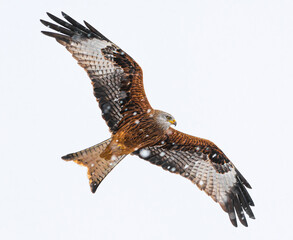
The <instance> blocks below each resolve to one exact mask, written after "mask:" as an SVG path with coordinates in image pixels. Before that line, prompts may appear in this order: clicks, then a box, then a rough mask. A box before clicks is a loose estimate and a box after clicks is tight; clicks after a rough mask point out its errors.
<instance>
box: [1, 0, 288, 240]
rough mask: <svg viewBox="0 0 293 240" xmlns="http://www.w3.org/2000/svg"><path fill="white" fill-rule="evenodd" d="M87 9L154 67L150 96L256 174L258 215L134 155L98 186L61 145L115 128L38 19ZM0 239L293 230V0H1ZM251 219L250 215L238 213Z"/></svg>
mask: <svg viewBox="0 0 293 240" xmlns="http://www.w3.org/2000/svg"><path fill="white" fill-rule="evenodd" d="M46 11H48V12H51V13H53V14H55V15H57V16H61V15H60V11H64V12H66V13H68V14H69V15H70V16H72V17H73V18H75V19H76V20H79V21H81V20H83V19H85V20H87V21H88V22H89V23H91V24H92V25H93V26H94V27H96V28H97V29H98V30H100V31H101V32H102V33H103V34H104V35H105V36H107V37H108V38H109V39H111V40H112V41H113V42H115V43H116V44H117V45H119V46H120V47H121V48H122V49H123V50H125V51H126V52H127V53H129V54H130V55H131V56H132V57H133V58H134V59H135V60H136V61H137V62H138V63H139V64H140V66H141V67H142V68H143V70H144V82H145V89H146V92H147V96H148V98H149V100H150V102H151V104H152V106H153V107H155V108H158V109H162V110H165V111H167V112H170V113H171V114H173V115H174V116H175V117H176V120H177V122H178V125H177V129H179V130H181V131H184V132H186V133H189V134H192V135H195V136H200V137H204V138H207V139H210V140H212V141H213V142H215V143H216V144H217V145H218V146H219V147H220V148H221V149H222V150H223V151H224V152H225V153H226V155H227V156H228V157H229V158H230V159H231V161H233V163H234V164H235V165H236V166H237V167H238V169H239V170H240V171H241V173H242V174H243V175H244V176H245V177H246V178H247V179H248V181H249V182H250V184H251V185H252V187H253V189H252V190H250V191H249V192H250V194H251V196H252V197H253V199H254V201H255V204H256V207H254V208H253V211H254V213H255V216H256V220H251V219H248V224H249V227H248V228H245V227H243V226H239V227H238V228H234V227H233V226H232V225H231V223H230V221H229V218H228V215H227V214H226V213H225V212H223V211H222V209H221V208H220V206H219V205H218V204H216V203H214V202H213V201H212V200H211V199H210V198H209V197H207V196H206V194H205V193H203V192H200V191H199V190H198V189H197V187H196V186H195V185H193V184H191V183H190V182H189V181H188V180H186V179H184V178H182V177H180V176H177V175H174V174H171V173H169V172H165V171H163V170H162V169H161V168H159V167H157V166H154V165H152V164H150V163H148V162H146V161H143V160H141V159H139V158H137V157H130V156H129V157H127V158H126V159H125V160H124V161H122V162H121V163H120V164H119V165H118V166H117V167H116V169H114V170H113V172H112V173H110V175H109V176H108V177H107V178H106V179H105V180H104V182H103V183H102V184H101V185H100V187H99V188H98V190H97V192H96V194H92V193H91V192H90V188H89V186H88V179H87V176H86V169H85V168H82V167H80V166H78V165H76V164H74V163H67V162H64V161H62V160H61V159H60V157H61V156H62V155H65V154H67V153H70V152H74V151H78V150H81V149H83V148H86V147H89V146H91V145H94V144H96V143H98V142H101V141H103V140H105V139H106V138H108V137H109V136H110V133H109V132H108V128H107V126H106V124H105V123H104V121H103V119H102V118H101V116H100V115H101V112H100V110H99V108H98V106H97V103H96V102H95V98H94V97H93V94H92V87H91V84H90V80H89V79H88V77H87V75H86V73H85V72H84V70H83V69H82V68H80V67H79V66H78V65H77V64H76V62H75V60H74V59H73V58H72V57H71V56H70V54H69V53H68V52H67V51H66V50H65V48H63V47H62V46H61V45H59V44H58V43H57V42H56V41H54V40H53V39H51V38H48V37H46V36H44V35H41V33H40V31H41V30H46V28H45V27H44V26H43V25H42V24H41V23H40V22H39V19H40V18H42V19H45V20H48V19H49V18H48V17H47V16H46V14H45V12H46ZM0 12H1V14H0V22H1V40H0V43H1V44H0V56H1V58H0V64H1V71H0V109H1V118H0V132H1V134H0V146H1V147H0V156H1V168H0V189H1V200H0V238H1V239H6V240H9V239H72V240H75V239H89V240H91V239H101V240H104V239H168V240H169V239H170V240H173V239H201V238H205V239H238V240H241V239H246V240H247V239H293V231H292V214H293V206H292V201H293V193H292V184H291V183H292V169H293V159H292V158H293V157H292V134H293V131H292V122H293V115H292V103H293V97H292V90H293V84H292V79H293V68H292V66H293V14H292V13H293V1H281V0H280V1H269V0H264V1H249V0H247V1H219V0H215V1H180V3H179V1H170V0H168V1H159V0H157V1H137V0H123V1H118V0H116V1H114V0H112V1H106V0H103V1H72V0H68V1H62V2H61V1H56V0H50V1H32V0H27V1H5V2H4V1H3V0H0ZM239 225H240V224H239Z"/></svg>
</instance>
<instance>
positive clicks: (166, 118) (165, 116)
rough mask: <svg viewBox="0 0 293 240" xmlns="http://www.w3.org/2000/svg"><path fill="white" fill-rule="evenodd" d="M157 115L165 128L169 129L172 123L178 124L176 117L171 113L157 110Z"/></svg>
mask: <svg viewBox="0 0 293 240" xmlns="http://www.w3.org/2000/svg"><path fill="white" fill-rule="evenodd" d="M155 117H156V119H157V121H158V122H159V124H161V125H162V126H163V128H164V129H168V128H169V127H170V126H171V125H174V126H176V125H177V122H176V120H175V118H174V117H173V116H172V115H171V114H170V113H166V112H163V111H160V110H156V114H155Z"/></svg>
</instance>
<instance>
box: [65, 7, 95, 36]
mask: <svg viewBox="0 0 293 240" xmlns="http://www.w3.org/2000/svg"><path fill="white" fill-rule="evenodd" d="M61 14H62V16H63V17H64V18H65V19H66V20H67V21H68V22H70V23H71V24H72V25H73V26H75V27H77V28H78V29H79V30H80V31H83V32H84V33H85V34H88V33H91V31H90V30H89V29H87V28H86V27H84V26H83V25H81V24H80V23H79V22H77V21H75V20H74V19H73V18H71V17H70V16H69V15H67V14H66V13H64V12H61Z"/></svg>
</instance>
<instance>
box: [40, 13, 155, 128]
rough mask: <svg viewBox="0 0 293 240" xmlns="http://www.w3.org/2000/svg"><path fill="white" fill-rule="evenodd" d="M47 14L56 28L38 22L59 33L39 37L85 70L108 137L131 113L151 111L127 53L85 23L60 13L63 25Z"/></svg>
mask: <svg viewBox="0 0 293 240" xmlns="http://www.w3.org/2000/svg"><path fill="white" fill-rule="evenodd" d="M47 14H48V16H49V17H50V18H51V19H52V20H53V21H54V22H55V23H56V24H55V23H50V22H47V21H44V20H41V22H42V23H43V24H44V25H45V26H47V27H49V28H51V29H53V30H55V31H57V32H59V33H54V32H46V31H43V32H42V33H44V34H45V35H47V36H50V37H53V38H55V39H56V40H57V42H59V43H60V44H62V45H63V46H65V47H66V49H67V50H68V51H69V52H70V53H71V54H72V56H73V57H74V58H75V59H76V60H77V61H78V64H79V65H80V66H81V67H83V68H84V69H85V70H86V72H87V73H88V75H89V77H90V79H91V80H92V85H93V88H94V95H95V97H96V99H97V101H98V102H99V106H100V108H101V110H102V116H103V118H104V120H105V121H106V123H107V125H108V127H109V128H110V131H111V132H112V133H115V132H116V131H117V130H118V128H119V126H120V125H121V123H123V122H125V121H127V120H128V119H129V117H130V116H132V115H133V113H134V112H135V113H143V112H145V111H147V110H148V109H151V106H150V104H149V102H148V100H147V97H146V95H145V91H144V87H143V74H142V69H141V68H140V66H139V65H138V64H137V63H136V62H135V61H134V60H133V59H132V58H131V57H130V56H129V55H128V54H127V53H125V52H124V51H123V50H122V49H120V48H119V47H118V46H117V45H115V44H114V43H112V42H111V41H110V40H109V39H107V38H106V37H105V36H104V35H102V34H101V33H100V32H99V31H98V30H96V29H95V28H94V27H92V26H91V25H90V24H88V23H87V22H85V21H84V23H85V26H86V27H85V26H83V25H81V24H80V23H78V22H76V21H75V20H74V19H72V18H71V17H69V16H68V15H67V14H65V13H63V12H62V15H63V17H64V18H65V20H66V21H64V20H62V19H60V18H58V17H56V16H54V15H52V14H50V13H47Z"/></svg>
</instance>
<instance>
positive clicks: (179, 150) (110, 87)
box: [41, 12, 255, 227]
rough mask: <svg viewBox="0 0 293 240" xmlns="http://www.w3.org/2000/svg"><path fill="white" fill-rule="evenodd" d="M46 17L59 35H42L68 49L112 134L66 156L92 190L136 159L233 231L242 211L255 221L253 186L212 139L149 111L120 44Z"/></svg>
mask: <svg viewBox="0 0 293 240" xmlns="http://www.w3.org/2000/svg"><path fill="white" fill-rule="evenodd" d="M47 14H48V16H49V18H50V19H51V20H53V21H54V22H55V23H51V22H48V21H44V20H41V22H42V23H43V24H44V25H45V26H46V27H48V28H50V29H53V30H55V31H57V32H59V33H56V32H47V31H42V33H43V34H45V35H47V36H49V37H53V38H55V39H56V41H57V42H58V43H60V44H61V45H63V46H65V47H66V49H67V50H68V51H69V52H70V53H71V54H72V56H73V57H74V58H75V59H76V60H77V62H78V64H79V65H80V66H81V67H83V68H84V69H85V71H86V72H87V74H88V76H89V77H90V79H91V82H92V85H93V89H94V95H95V97H96V99H97V101H98V103H99V106H100V108H101V111H102V117H103V118H104V120H105V121H106V123H107V125H108V127H109V130H110V132H111V137H110V138H109V139H107V140H105V141H103V142H101V143H99V144H97V145H94V146H92V147H89V148H87V149H84V150H82V151H79V152H76V153H71V154H68V155H66V156H63V157H62V159H64V160H66V161H74V162H76V163H77V164H79V165H82V166H85V167H87V168H88V178H89V182H90V187H91V191H92V192H93V193H95V191H96V190H97V188H98V186H99V184H100V183H101V182H102V181H103V179H104V178H105V177H106V176H107V175H108V173H109V172H110V171H111V170H112V169H113V168H114V167H115V166H116V165H117V164H118V163H119V162H120V161H121V160H122V159H123V158H124V157H126V156H127V155H128V154H132V155H136V156H138V157H140V158H142V159H144V160H146V161H149V162H151V163H153V164H155V165H157V166H161V167H162V168H163V169H165V170H167V171H169V172H171V173H176V174H179V175H181V176H183V177H185V178H187V179H189V180H190V181H191V182H193V183H195V184H196V185H197V186H198V188H199V189H200V190H203V191H205V192H206V194H207V195H209V196H211V198H212V199H213V200H214V201H215V202H217V203H219V204H220V206H221V207H222V209H223V210H224V211H225V212H227V213H228V215H229V218H230V220H231V222H232V224H233V225H234V226H235V227H237V217H238V219H239V221H240V222H241V223H242V224H243V225H244V226H248V225H247V221H246V217H245V214H244V212H246V214H247V215H248V216H249V217H250V218H252V219H254V218H255V217H254V214H253V212H252V210H251V206H254V203H253V201H252V199H251V197H250V195H249V193H248V191H247V189H246V188H251V186H250V184H249V183H248V182H247V180H246V179H245V178H244V177H243V176H242V174H241V173H240V172H239V171H238V170H237V168H236V167H235V166H234V164H233V163H232V162H231V161H230V160H229V159H228V158H227V157H226V155H225V154H224V153H223V152H222V151H221V150H220V149H219V148H218V147H217V146H216V145H215V144H214V143H212V142H211V141H209V140H206V139H203V138H198V137H194V136H191V135H188V134H185V133H182V132H180V131H177V130H175V129H174V128H172V127H171V125H175V126H176V121H175V119H174V117H173V116H172V115H171V114H169V113H166V112H163V111H161V110H156V109H153V108H152V107H151V105H150V103H149V101H148V99H147V97H146V94H145V91H144V87H143V73H142V69H141V68H140V66H139V65H138V64H137V63H136V62H135V61H134V60H133V59H132V58H131V57H130V56H129V55H128V54H127V53H126V52H124V51H123V50H122V49H121V48H119V47H118V46H117V45H116V44H114V43H112V42H111V41H110V40H109V39H107V38H106V37H105V36H104V35H102V34H101V33H100V32H99V31H98V30H96V29H95V28H94V27H92V26H91V25H90V24H89V23H87V22H86V21H84V24H85V26H84V25H82V24H80V23H78V22H77V21H75V20H74V19H72V18H71V17H70V16H68V15H67V14H65V13H63V12H62V15H63V17H64V18H65V20H66V21H64V20H62V19H60V18H58V17H56V16H54V15H52V14H50V13H47Z"/></svg>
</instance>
